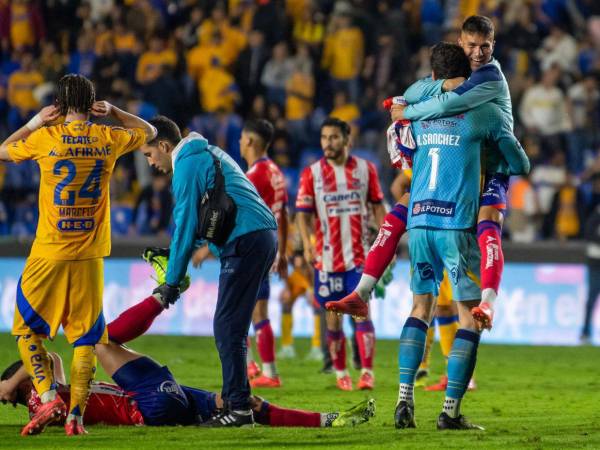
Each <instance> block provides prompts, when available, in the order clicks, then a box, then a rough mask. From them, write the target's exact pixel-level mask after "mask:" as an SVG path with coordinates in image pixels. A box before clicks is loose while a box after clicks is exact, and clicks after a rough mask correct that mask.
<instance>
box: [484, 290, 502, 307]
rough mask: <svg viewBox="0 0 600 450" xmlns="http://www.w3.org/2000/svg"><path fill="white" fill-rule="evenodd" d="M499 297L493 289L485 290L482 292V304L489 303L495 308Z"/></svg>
mask: <svg viewBox="0 0 600 450" xmlns="http://www.w3.org/2000/svg"><path fill="white" fill-rule="evenodd" d="M497 296H498V294H496V291H494V290H493V289H492V288H485V289H484V290H483V291H481V303H488V304H489V305H490V306H494V302H495V301H496V297H497Z"/></svg>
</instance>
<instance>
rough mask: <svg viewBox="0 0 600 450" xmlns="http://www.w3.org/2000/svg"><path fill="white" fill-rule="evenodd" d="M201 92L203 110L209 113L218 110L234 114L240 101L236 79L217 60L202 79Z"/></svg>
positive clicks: (214, 60)
mask: <svg viewBox="0 0 600 450" xmlns="http://www.w3.org/2000/svg"><path fill="white" fill-rule="evenodd" d="M199 91H200V99H201V104H202V109H203V110H204V111H206V112H209V113H214V112H217V111H218V110H224V111H227V112H232V111H233V109H234V106H235V104H236V103H237V102H238V101H239V99H240V94H239V88H238V86H237V84H236V82H235V78H234V77H233V75H231V74H230V73H229V72H228V71H227V70H225V69H224V68H223V67H222V66H221V63H220V61H219V60H218V59H216V58H215V59H213V61H212V64H211V66H210V67H209V68H207V69H206V72H205V73H204V74H203V75H202V77H201V78H200V83H199Z"/></svg>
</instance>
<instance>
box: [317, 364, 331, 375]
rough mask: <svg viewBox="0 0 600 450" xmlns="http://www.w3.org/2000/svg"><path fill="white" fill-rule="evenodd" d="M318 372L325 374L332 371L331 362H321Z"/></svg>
mask: <svg viewBox="0 0 600 450" xmlns="http://www.w3.org/2000/svg"><path fill="white" fill-rule="evenodd" d="M319 373H325V374H330V373H333V364H331V363H325V364H323V367H321V370H319Z"/></svg>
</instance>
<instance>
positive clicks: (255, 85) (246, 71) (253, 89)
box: [236, 30, 269, 112]
mask: <svg viewBox="0 0 600 450" xmlns="http://www.w3.org/2000/svg"><path fill="white" fill-rule="evenodd" d="M268 59H269V49H268V48H267V46H266V45H265V37H264V35H263V34H262V33H261V32H260V31H256V30H254V31H251V32H250V36H249V38H248V46H247V47H246V48H245V49H244V50H243V51H242V53H240V56H239V58H238V60H237V70H236V78H237V80H238V82H239V85H240V93H241V95H242V100H243V104H242V111H243V112H247V111H248V110H249V109H250V107H251V105H252V102H253V100H254V96H255V95H257V94H258V93H260V91H261V75H262V72H263V69H264V67H265V64H266V63H267V60H268Z"/></svg>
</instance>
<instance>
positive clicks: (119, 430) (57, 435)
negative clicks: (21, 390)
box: [0, 334, 600, 450]
mask: <svg viewBox="0 0 600 450" xmlns="http://www.w3.org/2000/svg"><path fill="white" fill-rule="evenodd" d="M296 346H297V348H298V349H299V353H300V355H304V354H306V352H307V351H308V341H306V340H300V341H297V342H296ZM397 346H398V343H397V342H394V341H379V342H378V343H377V355H376V377H377V378H376V380H377V385H376V389H375V390H374V391H373V393H372V395H373V396H374V397H375V398H376V400H377V414H376V416H375V418H374V419H372V421H371V422H369V423H367V424H364V425H361V426H359V427H356V428H354V429H302V428H295V429H291V428H288V429H285V428H268V427H259V426H257V427H256V428H254V429H241V430H240V429H235V430H231V429H227V430H223V429H221V430H210V429H209V430H205V429H204V430H203V429H198V428H194V427H157V428H151V427H105V426H89V427H88V431H89V433H90V434H89V435H88V436H85V437H81V438H79V437H75V438H67V437H66V436H64V435H63V433H64V432H63V429H62V428H58V427H51V428H49V429H47V430H46V432H45V433H44V434H42V435H40V436H32V437H27V438H22V437H20V436H19V430H20V428H21V426H22V425H23V424H25V422H26V418H27V413H26V411H25V409H24V408H18V409H13V408H12V407H10V406H3V405H0V411H1V413H0V447H1V448H6V449H25V448H35V449H46V448H60V449H63V448H95V449H104V448H137V449H142V448H143V449H149V448H160V449H164V450H167V449H169V450H170V449H180V448H195V449H202V448H211V449H212V448H248V449H261V448H262V449H270V448H307V449H309V448H317V447H323V448H327V449H333V448H344V449H354V448H365V449H366V448H386V449H387V448H411V449H423V448H457V449H458V448H460V449H471V448H483V449H489V448H503V449H512V448H544V449H545V448H596V449H598V448H600V377H599V374H600V354H599V352H600V350H599V349H597V348H593V347H580V348H564V347H520V346H495V345H482V346H481V347H480V351H479V358H478V366H477V371H476V378H477V383H478V385H479V389H478V390H477V391H475V392H471V393H468V394H467V397H466V399H465V401H464V402H463V412H464V413H465V414H466V415H467V416H468V417H469V418H471V419H472V420H473V421H474V422H476V423H479V424H481V425H483V426H485V427H486V429H487V431H485V432H443V433H442V432H438V431H436V430H435V420H436V418H437V415H438V414H439V411H440V408H441V404H442V400H443V393H434V392H423V391H422V390H419V389H418V390H417V392H416V418H417V426H418V428H417V429H416V430H396V429H394V426H393V412H394V404H395V400H396V396H397ZM131 347H132V348H134V349H136V350H138V351H140V352H143V353H147V354H149V355H151V356H152V357H154V358H155V359H156V360H158V361H159V362H161V363H163V364H166V365H168V366H169V367H170V368H171V370H172V372H173V373H174V374H175V376H176V378H177V379H178V380H179V381H180V382H181V383H185V384H188V385H191V386H197V387H202V388H204V389H211V390H218V389H219V387H220V366H219V363H218V358H217V354H216V350H215V348H214V343H213V340H212V339H211V338H192V337H165V336H145V337H142V338H140V339H138V340H137V341H135V342H133V343H132V345H131ZM49 348H50V349H53V350H57V351H59V352H60V353H61V355H63V357H64V360H65V362H66V363H67V364H69V361H70V352H71V350H70V348H69V347H68V346H67V345H66V343H65V341H64V338H63V337H59V338H58V339H57V342H55V343H50V344H49ZM434 351H435V353H434V355H433V362H434V364H433V372H434V376H435V377H437V375H439V373H440V372H441V370H442V368H443V365H442V362H441V361H440V357H439V356H440V355H439V352H438V350H437V345H434ZM16 357H17V353H16V346H15V344H14V340H13V338H12V337H10V336H9V335H7V334H0V367H1V368H2V370H3V369H4V367H5V366H6V365H8V363H10V362H12V361H13V360H15V359H16ZM319 367H320V366H319V364H318V363H315V362H310V363H309V362H305V361H303V360H302V359H299V360H298V361H287V360H286V361H281V362H280V363H279V370H280V373H281V376H282V380H283V384H284V386H283V387H282V388H281V389H272V390H266V389H263V390H257V391H256V393H257V394H259V395H261V396H263V397H265V398H266V399H268V400H269V401H271V402H272V403H277V404H281V405H283V406H289V407H297V408H304V409H313V410H317V411H330V410H337V409H340V408H347V407H349V406H351V405H353V404H354V403H356V402H358V401H359V400H361V399H362V398H364V396H365V394H364V393H363V392H359V391H356V392H341V391H338V390H337V389H336V388H335V387H334V377H333V375H322V374H318V373H317V371H318V369H319ZM352 376H353V379H354V380H355V381H356V379H357V373H356V371H353V372H352ZM98 378H99V379H106V376H105V375H104V373H103V372H102V371H101V370H99V375H98Z"/></svg>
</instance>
